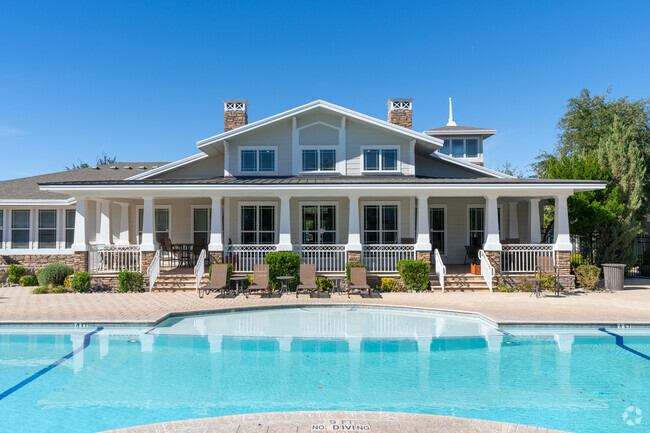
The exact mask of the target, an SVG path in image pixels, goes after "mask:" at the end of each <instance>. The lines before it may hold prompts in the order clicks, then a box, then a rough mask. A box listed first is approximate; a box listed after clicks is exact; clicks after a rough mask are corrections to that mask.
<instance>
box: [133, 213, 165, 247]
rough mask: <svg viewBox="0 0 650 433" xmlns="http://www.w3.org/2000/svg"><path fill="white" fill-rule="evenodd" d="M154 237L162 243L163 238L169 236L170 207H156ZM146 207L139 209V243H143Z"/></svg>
mask: <svg viewBox="0 0 650 433" xmlns="http://www.w3.org/2000/svg"><path fill="white" fill-rule="evenodd" d="M154 215H155V217H154V218H155V221H154V226H153V227H154V239H155V240H156V241H157V242H159V243H160V239H161V238H169V237H170V236H169V209H156V210H155V211H154ZM143 221H144V209H138V244H141V243H142V227H143Z"/></svg>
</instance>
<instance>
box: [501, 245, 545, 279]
mask: <svg viewBox="0 0 650 433" xmlns="http://www.w3.org/2000/svg"><path fill="white" fill-rule="evenodd" d="M537 256H543V257H555V251H554V250H553V244H505V245H502V246H501V272H503V273H534V272H535V271H536V268H537Z"/></svg>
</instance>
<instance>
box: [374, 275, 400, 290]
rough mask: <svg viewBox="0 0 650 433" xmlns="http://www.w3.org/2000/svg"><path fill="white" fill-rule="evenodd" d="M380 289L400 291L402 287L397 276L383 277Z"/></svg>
mask: <svg viewBox="0 0 650 433" xmlns="http://www.w3.org/2000/svg"><path fill="white" fill-rule="evenodd" d="M379 289H380V290H382V291H384V292H399V291H400V290H401V287H400V284H399V281H397V280H396V279H395V278H382V279H381V286H380V287H379Z"/></svg>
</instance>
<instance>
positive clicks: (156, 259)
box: [147, 250, 160, 292]
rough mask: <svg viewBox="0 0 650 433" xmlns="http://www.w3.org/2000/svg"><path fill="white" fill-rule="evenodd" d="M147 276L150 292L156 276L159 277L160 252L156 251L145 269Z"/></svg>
mask: <svg viewBox="0 0 650 433" xmlns="http://www.w3.org/2000/svg"><path fill="white" fill-rule="evenodd" d="M147 275H148V276H149V291H150V292H151V291H152V290H153V286H155V285H156V280H157V279H158V275H160V250H158V251H156V254H155V255H154V256H153V260H152V261H151V264H150V265H149V267H148V268H147Z"/></svg>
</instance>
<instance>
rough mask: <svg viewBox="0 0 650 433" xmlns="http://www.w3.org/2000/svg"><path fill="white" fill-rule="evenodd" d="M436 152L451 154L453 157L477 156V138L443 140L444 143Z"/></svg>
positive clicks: (478, 153)
mask: <svg viewBox="0 0 650 433" xmlns="http://www.w3.org/2000/svg"><path fill="white" fill-rule="evenodd" d="M438 152H440V153H444V154H445V155H451V156H453V157H454V158H477V157H478V156H479V155H480V153H481V152H480V151H479V141H478V139H477V138H454V139H452V140H444V144H443V145H442V147H441V148H440V150H439V151H438Z"/></svg>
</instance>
